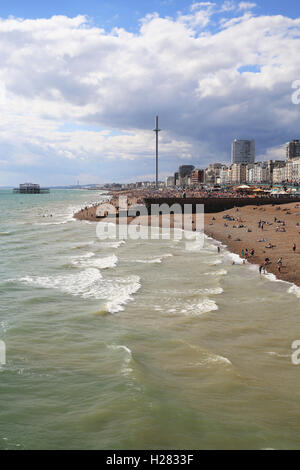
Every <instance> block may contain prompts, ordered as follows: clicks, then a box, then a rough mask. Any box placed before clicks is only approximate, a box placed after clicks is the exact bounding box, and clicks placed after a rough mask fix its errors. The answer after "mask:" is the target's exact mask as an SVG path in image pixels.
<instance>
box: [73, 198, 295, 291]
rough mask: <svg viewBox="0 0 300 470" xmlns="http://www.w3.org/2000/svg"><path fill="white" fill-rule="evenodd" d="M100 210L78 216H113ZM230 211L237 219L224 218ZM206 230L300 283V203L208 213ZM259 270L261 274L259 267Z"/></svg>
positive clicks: (145, 220)
mask: <svg viewBox="0 0 300 470" xmlns="http://www.w3.org/2000/svg"><path fill="white" fill-rule="evenodd" d="M133 202H135V201H133ZM104 206H105V205H104ZM102 207H103V206H102ZM96 212H97V206H94V207H91V208H87V209H84V210H83V211H81V212H79V213H77V214H75V215H74V217H75V218H76V219H78V220H89V221H95V222H99V221H104V222H106V221H110V219H99V218H97V217H96ZM226 215H228V216H229V217H231V218H232V219H234V220H227V219H224V217H225V216H226ZM275 218H276V219H277V222H276V221H275ZM180 219H181V217H180V216H179V218H178V216H176V219H175V220H174V217H173V215H172V214H171V217H170V227H171V228H174V227H181V224H182V222H181V220H180ZM115 220H116V223H122V218H120V219H118V218H117V219H115ZM150 220H151V219H150V217H137V218H134V217H128V219H127V223H136V224H140V225H149V223H150ZM154 220H155V225H157V226H160V227H162V226H163V224H164V220H165V219H164V218H163V216H160V217H159V218H158V217H156V218H155V219H154ZM111 221H113V219H111ZM193 221H194V222H195V215H193ZM260 221H263V222H265V223H264V224H263V229H262V228H260V227H259V222H260ZM278 221H279V222H278ZM282 222H284V224H285V225H283V223H282ZM124 223H125V222H124ZM297 223H298V224H299V226H298V225H297ZM183 228H184V227H183ZM276 229H277V231H276ZM284 230H285V231H284ZM204 231H205V233H206V234H207V235H208V236H211V237H212V238H214V239H216V240H218V241H220V242H222V243H223V244H224V245H226V246H227V247H228V249H229V251H231V252H233V253H236V254H238V255H240V256H241V253H242V250H244V251H245V250H246V249H248V252H250V250H252V249H253V250H254V256H249V257H247V262H250V263H254V264H257V265H263V264H264V262H265V259H266V258H269V259H270V263H269V264H268V265H267V266H266V271H267V272H268V273H273V274H275V275H276V277H277V278H278V279H282V280H284V281H288V282H292V283H295V284H296V285H298V286H300V204H298V203H295V202H291V203H289V204H283V205H280V206H276V205H265V206H252V205H249V206H245V207H242V208H238V209H237V208H233V209H230V210H226V211H224V212H218V213H215V214H205V224H204ZM262 240H264V241H262ZM269 243H270V244H271V245H272V246H273V247H272V248H267V246H268V244H269ZM294 243H295V244H296V250H295V251H293V244H294ZM279 258H282V267H281V270H280V272H279V271H278V266H277V260H278V259H279ZM257 272H258V275H259V270H258V268H257Z"/></svg>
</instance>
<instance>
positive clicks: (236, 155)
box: [231, 139, 255, 163]
mask: <svg viewBox="0 0 300 470" xmlns="http://www.w3.org/2000/svg"><path fill="white" fill-rule="evenodd" d="M254 161H255V141H254V140H238V139H235V140H234V141H233V142H232V152H231V163H254Z"/></svg>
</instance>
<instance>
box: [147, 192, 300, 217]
mask: <svg viewBox="0 0 300 470" xmlns="http://www.w3.org/2000/svg"><path fill="white" fill-rule="evenodd" d="M290 202H300V197H295V196H280V197H279V196H278V197H269V196H268V197H267V196H266V197H264V196H260V197H253V198H249V197H199V198H196V197H193V198H176V197H174V198H171V197H146V198H144V203H145V206H146V207H147V209H148V213H149V214H151V206H152V204H156V205H157V204H159V205H162V204H167V205H168V206H169V207H171V206H172V205H174V204H179V205H180V206H181V207H182V209H183V206H184V205H185V204H189V205H191V207H192V212H193V213H196V211H197V205H200V204H203V205H204V212H205V213H207V214H213V213H216V212H223V211H226V210H230V209H233V208H234V207H244V206H249V205H251V206H263V205H267V204H268V205H281V204H288V203H290Z"/></svg>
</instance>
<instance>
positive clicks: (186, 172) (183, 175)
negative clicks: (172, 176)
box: [178, 165, 195, 186]
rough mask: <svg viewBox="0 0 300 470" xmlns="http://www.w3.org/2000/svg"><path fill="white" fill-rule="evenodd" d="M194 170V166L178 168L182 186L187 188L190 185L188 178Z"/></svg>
mask: <svg viewBox="0 0 300 470" xmlns="http://www.w3.org/2000/svg"><path fill="white" fill-rule="evenodd" d="M194 169H195V167H194V165H181V166H180V167H179V168H178V173H179V185H180V186H185V185H187V184H188V178H189V176H190V174H191V173H192V171H193V170H194Z"/></svg>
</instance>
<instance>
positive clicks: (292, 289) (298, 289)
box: [288, 284, 300, 298]
mask: <svg viewBox="0 0 300 470" xmlns="http://www.w3.org/2000/svg"><path fill="white" fill-rule="evenodd" d="M288 293H289V294H294V295H296V297H298V298H300V287H298V286H296V285H295V284H293V285H292V286H291V287H290V288H289V289H288Z"/></svg>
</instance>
